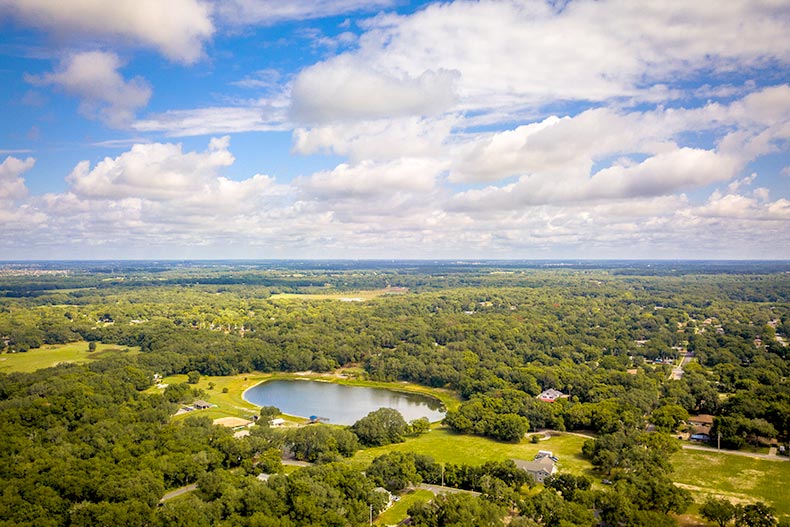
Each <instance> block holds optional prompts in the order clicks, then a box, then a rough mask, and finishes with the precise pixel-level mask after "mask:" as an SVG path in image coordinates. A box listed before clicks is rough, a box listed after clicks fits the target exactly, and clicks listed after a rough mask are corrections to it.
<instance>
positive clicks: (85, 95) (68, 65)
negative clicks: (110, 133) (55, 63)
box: [26, 51, 151, 127]
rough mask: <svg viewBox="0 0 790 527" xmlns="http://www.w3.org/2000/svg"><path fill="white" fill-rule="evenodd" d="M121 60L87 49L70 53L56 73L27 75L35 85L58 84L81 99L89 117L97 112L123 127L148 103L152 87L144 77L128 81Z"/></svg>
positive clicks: (83, 109)
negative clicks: (122, 72) (122, 71)
mask: <svg viewBox="0 0 790 527" xmlns="http://www.w3.org/2000/svg"><path fill="white" fill-rule="evenodd" d="M121 66H122V63H121V60H120V59H119V58H118V56H117V55H115V54H114V53H107V52H102V51H87V52H82V53H75V54H73V55H69V56H68V57H66V58H65V59H64V60H63V61H61V64H60V67H59V68H58V69H57V70H55V71H54V72H52V73H45V74H43V75H38V76H34V75H27V76H26V80H27V81H28V82H31V83H32V84H35V85H39V86H42V85H55V86H57V87H59V88H61V89H63V90H64V91H65V92H67V93H69V94H71V95H76V96H77V97H79V98H80V100H81V105H80V111H81V112H82V113H83V114H85V115H86V116H87V117H94V116H95V115H96V114H98V116H99V117H100V118H101V119H102V120H103V121H105V122H107V124H109V125H110V126H114V127H122V126H125V125H126V124H128V123H129V122H130V121H131V120H132V119H133V117H134V113H135V111H136V110H137V109H139V108H142V107H144V106H145V105H146V104H148V99H150V97H151V88H150V86H149V85H148V83H147V82H146V81H145V80H144V79H143V78H142V77H134V78H133V79H131V80H129V81H126V80H124V79H123V77H122V76H121V74H120V73H118V69H119V68H120V67H121Z"/></svg>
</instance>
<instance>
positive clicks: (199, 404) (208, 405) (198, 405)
mask: <svg viewBox="0 0 790 527" xmlns="http://www.w3.org/2000/svg"><path fill="white" fill-rule="evenodd" d="M192 406H193V407H195V409H197V410H207V409H209V408H211V403H207V402H206V401H200V400H197V401H194V402H193V403H192Z"/></svg>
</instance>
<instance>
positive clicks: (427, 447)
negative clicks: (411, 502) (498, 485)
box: [353, 426, 592, 475]
mask: <svg viewBox="0 0 790 527" xmlns="http://www.w3.org/2000/svg"><path fill="white" fill-rule="evenodd" d="M584 441H585V439H584V438H583V437H579V436H575V435H570V434H559V435H553V436H552V437H551V439H548V440H543V441H540V443H537V444H533V443H530V442H529V441H527V440H526V439H524V440H522V441H521V442H520V443H504V442H500V441H494V440H492V439H487V438H485V437H479V436H473V435H464V434H459V433H456V432H454V431H452V430H451V429H449V428H447V427H444V426H436V427H434V428H433V429H432V430H431V431H430V432H428V433H427V434H424V435H422V436H419V437H416V438H411V439H408V440H406V441H405V442H403V443H397V444H394V445H387V446H383V447H377V448H368V449H366V450H361V451H359V452H357V454H356V455H355V456H354V458H353V460H354V461H358V462H360V463H361V464H367V463H370V462H371V461H372V460H373V459H374V458H376V457H378V456H380V455H382V454H386V453H387V452H392V451H401V452H416V453H418V454H425V455H429V456H431V457H432V458H434V460H435V461H437V462H439V463H454V464H456V465H462V464H466V465H481V464H483V463H485V462H486V461H503V460H506V459H525V460H531V459H533V458H534V457H535V454H537V453H538V450H550V451H551V452H553V453H554V455H555V456H557V457H558V458H559V459H560V462H559V463H558V467H559V469H560V471H562V472H572V473H574V474H588V475H590V474H591V469H592V466H591V465H590V463H589V462H588V461H586V460H585V459H583V458H582V455H581V450H582V444H584Z"/></svg>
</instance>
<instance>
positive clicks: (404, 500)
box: [374, 490, 433, 525]
mask: <svg viewBox="0 0 790 527" xmlns="http://www.w3.org/2000/svg"><path fill="white" fill-rule="evenodd" d="M432 499H433V493H432V492H430V491H427V490H413V491H409V492H406V493H405V494H402V495H401V496H400V499H399V501H397V502H395V503H394V504H393V505H392V506H391V507H390V508H388V509H387V510H386V511H384V512H382V513H381V514H379V515H378V517H377V518H376V520H375V522H374V524H375V525H395V524H397V523H398V522H400V521H402V520H403V519H404V518H406V516H408V512H407V511H408V510H409V508H411V507H412V506H413V505H414V504H416V503H420V502H425V501H430V500H432Z"/></svg>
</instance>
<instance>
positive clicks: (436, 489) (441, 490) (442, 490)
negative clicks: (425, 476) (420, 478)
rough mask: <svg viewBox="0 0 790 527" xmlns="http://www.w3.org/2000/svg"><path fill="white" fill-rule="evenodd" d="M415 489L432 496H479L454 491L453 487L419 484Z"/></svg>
mask: <svg viewBox="0 0 790 527" xmlns="http://www.w3.org/2000/svg"><path fill="white" fill-rule="evenodd" d="M417 488H419V489H421V490H427V491H430V492H433V493H434V494H437V495H438V494H471V495H472V496H479V495H480V493H479V492H475V491H473V490H464V489H456V488H455V487H442V486H441V485H428V484H427V483H421V484H420V485H419V486H418V487H417Z"/></svg>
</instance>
